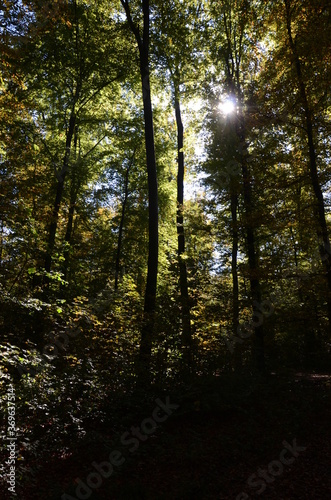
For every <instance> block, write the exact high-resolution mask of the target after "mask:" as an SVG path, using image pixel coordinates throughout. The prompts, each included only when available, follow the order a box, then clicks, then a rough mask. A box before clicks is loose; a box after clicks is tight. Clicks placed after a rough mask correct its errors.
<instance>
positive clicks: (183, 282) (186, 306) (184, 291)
mask: <svg viewBox="0 0 331 500" xmlns="http://www.w3.org/2000/svg"><path fill="white" fill-rule="evenodd" d="M175 93H176V94H177V95H178V89H175ZM175 112H176V124H177V154H178V156H177V163H178V173H177V236H178V261H179V285H180V296H181V305H182V346H183V348H184V364H185V368H186V369H188V371H190V369H191V367H192V332H191V310H190V303H189V293H188V283H187V268H186V262H185V260H183V258H182V257H183V254H184V252H185V233H184V217H183V207H184V152H183V146H184V127H183V122H182V118H181V110H180V103H179V99H178V97H177V96H176V98H175Z"/></svg>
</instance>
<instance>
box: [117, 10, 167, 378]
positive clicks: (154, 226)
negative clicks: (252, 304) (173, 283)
mask: <svg viewBox="0 0 331 500" xmlns="http://www.w3.org/2000/svg"><path fill="white" fill-rule="evenodd" d="M121 3H122V6H123V8H124V10H125V13H126V17H127V20H128V23H129V26H130V28H131V31H132V33H133V34H134V36H135V38H136V41H137V44H138V48H139V62H140V77H141V85H142V94H143V103H144V125H145V127H144V128H145V145H146V163H147V176H148V216H149V219H148V234H149V241H148V266H147V282H146V289H145V303H144V318H143V325H142V329H141V342H140V351H139V362H138V367H137V368H138V370H137V372H138V373H137V374H138V381H139V383H140V384H145V383H149V381H150V364H151V354H152V342H153V333H154V323H155V307H156V287H157V272H158V251H159V230H158V187H157V172H156V160H155V144H154V129H153V110H152V100H151V89H150V78H149V27H150V19H149V15H150V13H149V0H142V10H143V29H142V36H141V30H140V27H139V26H138V25H136V24H135V23H134V21H133V19H132V16H131V11H130V5H129V0H121Z"/></svg>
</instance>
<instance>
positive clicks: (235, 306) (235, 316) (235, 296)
mask: <svg viewBox="0 0 331 500" xmlns="http://www.w3.org/2000/svg"><path fill="white" fill-rule="evenodd" d="M231 189H232V193H231V218H232V252H231V274H232V331H233V336H234V337H237V335H238V333H237V330H238V324H239V285H238V267H237V259H238V240H239V236H238V219H237V210H238V194H237V193H236V191H235V188H234V187H232V188H231ZM234 348H235V351H234V368H235V370H238V369H240V367H241V358H240V346H239V344H236V345H235V347H234Z"/></svg>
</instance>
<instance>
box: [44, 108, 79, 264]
mask: <svg viewBox="0 0 331 500" xmlns="http://www.w3.org/2000/svg"><path fill="white" fill-rule="evenodd" d="M75 124H76V114H75V110H74V108H73V110H72V113H71V116H70V120H69V128H68V132H67V138H66V151H65V155H64V158H63V166H62V170H61V172H60V173H58V174H57V181H58V182H57V188H56V195H55V202H54V206H53V212H52V218H51V222H50V225H49V231H48V242H47V251H46V256H45V271H46V272H48V273H49V272H50V271H51V266H52V256H53V250H54V245H55V237H56V231H57V225H58V220H59V211H60V205H61V201H62V197H63V191H64V180H65V177H66V174H67V171H68V167H69V160H70V151H71V142H72V138H73V135H74V131H75Z"/></svg>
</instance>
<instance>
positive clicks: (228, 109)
mask: <svg viewBox="0 0 331 500" xmlns="http://www.w3.org/2000/svg"><path fill="white" fill-rule="evenodd" d="M218 109H219V110H220V111H221V113H223V115H230V114H231V113H234V111H235V109H236V103H235V102H234V100H233V99H232V98H231V97H227V98H226V99H224V100H223V101H221V102H220V103H219V105H218Z"/></svg>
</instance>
